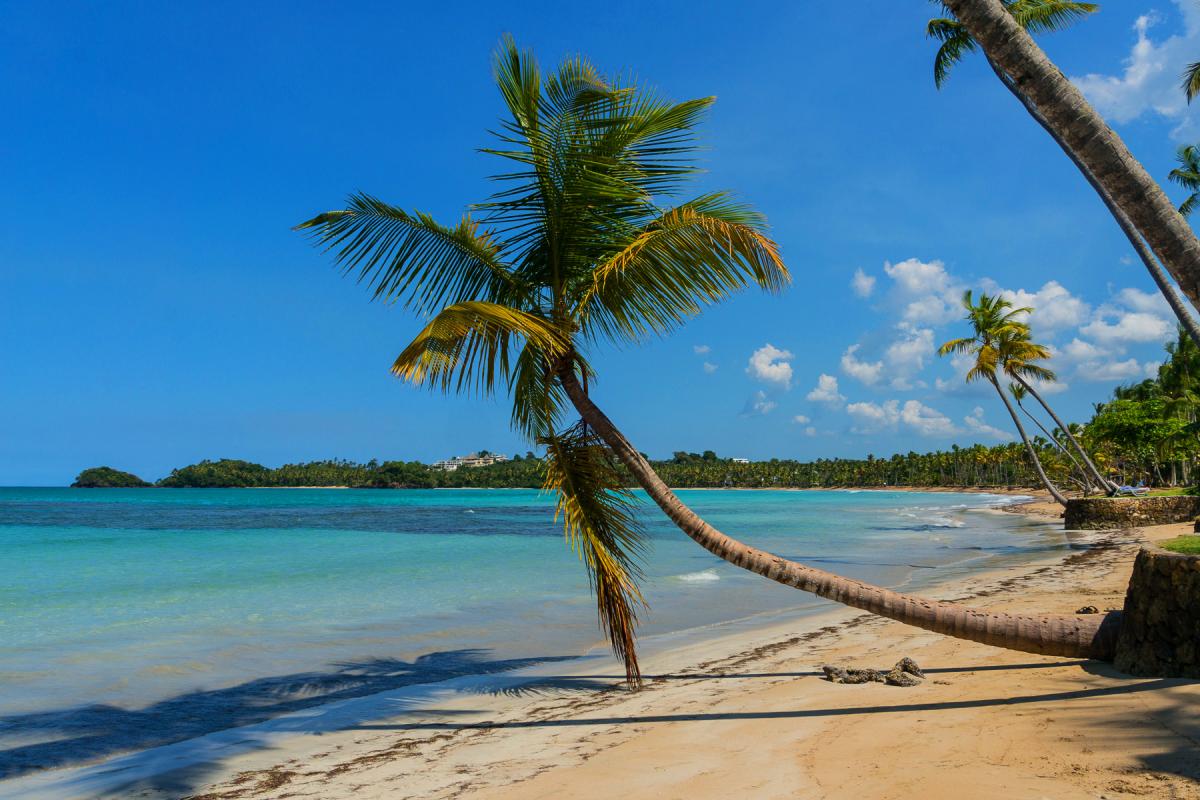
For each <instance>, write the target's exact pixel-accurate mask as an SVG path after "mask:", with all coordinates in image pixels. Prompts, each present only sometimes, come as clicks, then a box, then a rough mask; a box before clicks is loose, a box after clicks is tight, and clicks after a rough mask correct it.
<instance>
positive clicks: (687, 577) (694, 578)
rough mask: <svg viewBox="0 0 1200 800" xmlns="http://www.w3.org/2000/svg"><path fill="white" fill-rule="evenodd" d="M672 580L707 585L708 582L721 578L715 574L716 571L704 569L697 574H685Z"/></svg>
mask: <svg viewBox="0 0 1200 800" xmlns="http://www.w3.org/2000/svg"><path fill="white" fill-rule="evenodd" d="M674 579H675V580H677V581H684V582H686V583H707V582H709V581H719V580H721V576H720V575H718V574H717V571H716V569H712V568H710V569H704V570H700V571H699V572H686V573H684V574H683V575H676V576H674Z"/></svg>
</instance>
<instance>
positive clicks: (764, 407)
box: [742, 390, 778, 417]
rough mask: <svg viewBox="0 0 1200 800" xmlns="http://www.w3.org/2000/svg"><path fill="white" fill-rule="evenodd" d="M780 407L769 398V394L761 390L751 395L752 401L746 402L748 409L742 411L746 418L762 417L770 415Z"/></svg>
mask: <svg viewBox="0 0 1200 800" xmlns="http://www.w3.org/2000/svg"><path fill="white" fill-rule="evenodd" d="M777 405H778V403H776V402H775V401H774V400H772V399H771V398H769V397H767V393H766V392H764V391H762V390H759V391H757V392H755V393H754V394H752V395H750V399H749V400H747V401H746V407H745V408H744V409H742V415H743V416H746V417H761V416H763V415H764V414H770V413H771V412H772V411H774V410H775V407H776V406H777Z"/></svg>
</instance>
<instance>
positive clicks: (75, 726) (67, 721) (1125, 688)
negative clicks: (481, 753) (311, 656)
mask: <svg viewBox="0 0 1200 800" xmlns="http://www.w3.org/2000/svg"><path fill="white" fill-rule="evenodd" d="M571 658H573V657H570V656H549V657H542V658H528V659H507V660H496V659H488V658H486V651H480V650H456V651H448V652H442V653H433V654H430V655H428V656H423V657H421V658H419V659H417V660H415V661H413V662H405V661H400V660H395V659H372V660H367V661H361V662H355V663H346V664H339V665H337V668H336V669H334V670H331V671H329V672H327V673H303V674H296V675H287V676H278V677H274V678H264V679H260V680H255V681H251V682H248V683H245V684H241V685H239V686H234V687H229V688H227V689H220V690H215V691H210V692H195V693H190V694H185V695H180V696H178V697H175V698H171V699H169V700H165V701H163V702H160V703H156V704H155V705H153V706H150V707H148V708H146V709H142V710H139V711H128V710H124V709H119V708H114V707H110V706H92V707H85V708H74V709H64V710H60V711H54V712H46V713H43V714H28V715H20V716H11V717H0V737H12V736H24V737H29V738H33V737H35V736H36V737H38V738H40V739H42V740H43V741H40V742H38V743H34V744H24V745H18V746H15V747H11V748H9V749H6V750H0V777H7V778H13V777H16V776H21V775H25V774H28V773H31V772H34V771H37V770H40V769H46V768H51V767H55V766H63V765H67V764H71V763H77V762H82V761H90V760H96V759H101V758H104V757H105V756H109V755H112V754H115V753H118V752H122V751H130V750H140V749H144V748H150V747H156V746H159V745H165V744H169V743H171V742H177V741H180V740H183V739H189V738H192V737H196V736H200V735H203V734H205V733H209V732H213V731H216V730H219V729H226V728H232V727H236V726H240V725H248V724H252V723H255V722H261V721H263V720H266V719H269V718H271V717H275V716H278V715H280V714H284V713H288V712H291V711H297V710H302V709H305V708H310V707H313V706H317V705H320V704H324V703H329V702H332V701H336V700H342V699H348V698H353V697H359V696H363V695H367V694H374V693H377V692H384V691H388V690H392V689H398V688H403V687H406V686H412V685H414V684H427V683H435V682H440V681H445V680H449V679H453V678H463V677H467V678H469V677H471V676H480V677H482V676H487V675H493V674H494V673H499V672H505V671H509V670H514V669H519V668H522V667H531V666H536V665H539V664H552V663H555V662H559V661H565V660H569V659H571ZM1071 666H1077V667H1081V668H1082V669H1083V670H1084V671H1085V672H1088V673H1091V674H1094V675H1100V676H1103V677H1105V678H1106V679H1109V680H1115V681H1119V682H1118V683H1115V684H1113V685H1108V686H1104V687H1095V688H1086V689H1079V690H1074V691H1062V692H1050V693H1043V694H1028V695H1016V696H1005V697H993V698H978V699H972V700H961V701H949V702H916V703H904V702H896V703H888V704H879V705H863V706H851V707H847V708H814V709H794V710H776V709H770V710H762V711H738V712H713V713H683V714H641V715H612V716H588V717H559V718H551V719H537V720H531V719H523V720H511V721H492V720H485V721H477V722H468V721H460V720H455V719H454V717H456V716H461V715H464V714H473V713H482V712H475V711H463V710H454V711H451V710H448V709H439V708H435V707H431V706H429V705H424V704H413V705H405V704H404V702H403V701H398V702H397V703H395V704H393V705H392V706H390V707H389V708H388V709H387V712H388V716H394V715H398V714H405V715H408V716H409V718H410V721H406V722H390V723H378V724H377V723H373V722H370V721H369V720H365V719H360V720H359V721H357V722H350V723H349V724H345V725H340V726H338V727H339V728H344V729H348V730H363V731H396V732H447V731H482V730H493V731H502V730H506V729H513V730H517V729H526V728H569V727H583V726H606V725H646V724H655V723H681V722H689V723H708V724H714V723H718V724H719V723H721V722H728V721H740V720H755V719H763V720H771V719H773V720H778V719H808V718H822V717H830V718H832V717H844V716H855V715H863V714H894V713H904V712H935V713H936V712H939V711H952V710H956V709H964V708H987V707H997V708H1003V707H1016V706H1021V705H1028V704H1035V703H1049V702H1055V703H1072V702H1077V701H1084V700H1088V699H1094V698H1105V697H1115V696H1121V695H1129V694H1139V693H1147V692H1157V691H1162V690H1169V689H1171V688H1174V687H1180V686H1189V685H1195V684H1196V682H1195V681H1188V680H1181V679H1135V678H1129V677H1128V676H1122V675H1120V674H1119V673H1117V672H1115V671H1114V670H1113V669H1112V668H1111V666H1109V665H1106V664H1099V663H1097V662H1090V661H1069V662H1064V661H1058V662H1049V663H1047V662H1038V663H1025V664H1005V665H990V666H970V667H934V668H930V669H927V670H925V671H926V673H927V674H930V675H937V674H952V673H970V672H991V671H1006V670H1007V671H1011V670H1040V669H1055V668H1062V667H1071ZM820 674H821V673H818V672H814V671H794V672H727V673H725V672H719V673H712V672H707V673H664V674H652V675H646V676H644V677H645V678H646V679H647V681H648V682H650V683H662V682H670V681H689V682H694V681H710V680H711V681H723V680H729V679H780V678H816V677H819V676H820ZM620 679H621V676H617V675H593V676H587V677H580V676H571V675H537V676H513V678H512V679H511V680H508V679H499V680H497V679H495V678H492V679H488V680H480V681H467V682H466V684H465V686H462V685H456V690H461V691H465V692H467V693H479V694H493V695H507V696H527V695H528V696H535V695H541V694H546V695H553V694H562V693H570V692H584V693H594V692H599V691H611V690H613V689H614V688H615V687H616V686H617V685H618V681H619V680H620ZM890 697H891V698H893V699H895V700H897V701H900V700H903V699H904V696H903V694H896V695H890ZM391 712H394V713H391ZM375 716H376V718H378V716H379V715H378V714H376V715H375ZM413 717H417V718H416V719H413ZM422 717H424V719H421V718H422ZM1135 722H1136V723H1137V724H1145V720H1141V719H1139V720H1136V721H1134V720H1132V719H1130V718H1127V717H1125V716H1121V717H1114V719H1112V720H1111V721H1109V722H1106V725H1111V727H1112V730H1113V731H1114V732H1115V731H1118V729H1119V728H1120V727H1121V726H1122V725H1129V724H1134V723H1135ZM1153 722H1154V724H1156V725H1159V726H1162V727H1163V728H1165V729H1167V730H1169V731H1170V732H1171V733H1172V734H1173V737H1172V741H1175V742H1178V745H1177V747H1176V748H1175V749H1167V750H1164V751H1162V752H1159V753H1155V754H1153V755H1149V756H1145V757H1143V759H1142V760H1143V763H1144V766H1145V767H1146V768H1147V769H1151V770H1155V771H1158V772H1164V773H1173V774H1177V775H1181V776H1184V777H1187V778H1190V779H1193V780H1195V779H1197V778H1198V777H1200V748H1197V746H1196V743H1197V741H1200V715H1197V714H1195V713H1194V711H1193V709H1192V707H1191V703H1190V698H1184V699H1183V700H1182V701H1181V702H1179V703H1174V704H1172V705H1169V706H1166V707H1164V708H1162V709H1159V710H1158V711H1157V712H1156V713H1155V715H1154V720H1153ZM330 729H332V728H330V727H328V721H327V720H325V721H322V720H320V719H318V718H315V717H314V718H312V719H306V718H301V719H299V720H297V722H296V724H294V725H289V726H288V732H294V733H322V732H324V731H326V730H330ZM1114 735H1117V734H1114ZM0 741H2V739H0ZM251 741H252V740H250V739H248V740H247V743H248V744H249V743H250V742H251ZM259 746H261V747H262V748H263V749H266V748H269V746H270V745H269V744H265V743H261V744H260V745H259ZM280 760H282V758H281V759H280ZM221 761H222V759H221V758H219V757H215V758H212V759H208V760H203V761H199V762H197V763H192V764H189V765H187V766H183V767H180V768H177V769H164V770H162V771H161V772H158V773H156V774H153V775H143V776H141V777H139V778H136V779H133V780H131V781H128V782H124V783H121V784H120V785H119V786H117V785H115V784H111V783H110V785H109V787H107V788H105V789H104V790H102V791H98V792H96V793H95V794H89V795H87V796H107V797H114V796H120V797H124V796H129V795H130V794H131V793H133V792H134V791H136V792H138V793H142V792H147V793H151V794H154V795H158V796H166V797H183V796H186V795H188V794H189V793H191V792H194V791H196V790H197V789H199V788H200V787H202V786H204V785H206V784H208V783H209V782H211V781H212V780H213V779H215V778H216V776H217V774H218V773H220V772H221ZM116 771H118V772H119V771H120V768H118V769H117V770H116ZM273 772H274V771H267V772H264V773H262V775H264V776H266V778H267V779H269V778H270V776H271V775H272V774H273ZM131 777H132V776H131Z"/></svg>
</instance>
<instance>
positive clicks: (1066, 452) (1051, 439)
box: [1017, 400, 1095, 493]
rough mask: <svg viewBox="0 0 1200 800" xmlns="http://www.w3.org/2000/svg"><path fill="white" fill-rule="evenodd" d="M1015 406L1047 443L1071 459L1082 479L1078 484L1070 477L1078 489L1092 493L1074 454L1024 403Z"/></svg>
mask: <svg viewBox="0 0 1200 800" xmlns="http://www.w3.org/2000/svg"><path fill="white" fill-rule="evenodd" d="M1017 406H1018V407H1019V408H1020V409H1021V411H1022V412H1023V413H1024V414H1025V416H1027V417H1029V420H1030V422H1032V423H1033V424H1034V425H1037V426H1038V430H1040V431H1041V432H1042V433H1044V434H1046V440H1047V441H1049V442H1050V443H1051V444H1052V445H1054V446H1055V447H1057V448H1058V449H1059V451H1060V452H1061V453H1062V454H1063V455H1064V456H1066V457H1067V458H1069V459H1071V464H1072V465H1073V466H1074V467H1075V469H1077V470H1079V474H1080V475H1081V476H1082V477H1083V482H1082V483H1080V482H1079V481H1075V476H1074V475H1072V476H1071V480H1072V481H1075V482H1076V483H1079V484H1080V487H1081V488H1082V489H1083V490H1084V491H1085V492H1089V493H1090V492H1091V491H1092V489H1093V488H1095V487H1093V486H1092V482H1091V480H1090V478H1089V476H1088V471H1087V469H1086V468H1085V467H1084V466H1083V465H1082V464H1080V463H1079V459H1077V458H1076V457H1075V454H1074V453H1072V452H1071V451H1070V450H1068V449H1067V448H1066V447H1064V446H1063V443H1062V442H1060V441H1059V440H1058V439H1055V438H1054V434H1052V433H1051V432H1050V431H1048V430H1046V426H1045V425H1043V424H1042V421H1041V420H1040V419H1038V418H1037V417H1035V416H1034V415H1033V414H1031V413H1030V412H1029V409H1028V408H1026V407H1025V404H1024V403H1022V402H1021V401H1020V400H1017Z"/></svg>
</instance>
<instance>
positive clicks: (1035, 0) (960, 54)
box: [925, 0, 1200, 344]
mask: <svg viewBox="0 0 1200 800" xmlns="http://www.w3.org/2000/svg"><path fill="white" fill-rule="evenodd" d="M1001 2H1002V3H1003V5H1004V8H1005V10H1006V11H1007V12H1008V13H1009V14H1010V15H1011V17H1012V19H1013V20H1014V21H1015V22H1016V24H1017V25H1019V26H1020V27H1021V28H1022V29H1023V30H1025V31H1029V32H1030V33H1035V34H1036V33H1050V32H1053V31H1056V30H1060V29H1062V28H1064V27H1066V26H1067V25H1070V24H1071V23H1073V22H1076V21H1078V20H1080V19H1082V18H1084V17H1086V16H1087V15H1088V14H1091V13H1092V12H1094V11H1095V10H1096V9H1097V8H1098V6H1097V5H1096V4H1095V3H1079V2H1070V0H1001ZM941 5H942V8H943V9H944V10H946V11H947V12H948V11H949V9H950V4H949V3H948V2H942V3H941ZM925 31H926V35H928V36H929V37H930V38H932V39H936V40H937V41H939V42H941V46H940V47H939V48H938V51H937V54H936V55H935V56H934V59H933V82H934V84H935V85H936V86H937V87H938V88H939V89H940V88H942V86H943V85H945V83H946V81H947V80H948V79H949V77H950V71H951V69H953V67H954V66H955V65H956V64H957V63H958V62H960V61H962V59H963V58H965V57H966V56H967V55H968V54H970V53H972V52H974V51H976V50H978V49H979V44H978V42H976V40H975V37H974V36H973V35H972V34H971V32H970V31H969V30H968V29H967V27H966V26H965V25H964V24H963V23H962V22H960V21H959V20H958V19H956V18H954V17H953V16H947V17H939V18H935V19H931V20H929V22H928V24H927V25H926V28H925ZM984 58H985V59H986V60H987V63H988V66H989V67H990V68H991V70H992V72H993V73H995V75H996V77H997V78H998V79H999V81H1000V83H1001V85H1003V86H1004V88H1005V89H1007V90H1008V91H1009V92H1010V93H1011V94H1012V95H1013V97H1015V98H1016V99H1017V101H1018V102H1020V103H1021V105H1022V106H1024V108H1025V110H1026V111H1027V112H1028V113H1029V115H1030V116H1031V117H1033V119H1034V121H1035V122H1037V123H1038V125H1040V126H1041V127H1042V129H1043V130H1045V131H1046V132H1047V133H1048V134H1050V138H1052V139H1053V140H1054V141H1055V143H1056V144H1058V146H1059V147H1060V148H1061V149H1062V151H1063V153H1065V154H1066V156H1067V158H1069V159H1070V160H1071V163H1072V164H1074V165H1075V167H1076V168H1077V169H1078V170H1079V172H1080V174H1081V175H1083V178H1084V180H1086V181H1087V182H1088V185H1089V186H1091V187H1092V189H1093V190H1094V191H1095V192H1096V194H1097V196H1099V198H1100V201H1101V202H1102V203H1104V207H1105V208H1107V209H1108V211H1109V213H1110V214H1111V215H1112V217H1113V219H1114V220H1116V223H1117V227H1119V228H1120V229H1121V232H1122V233H1124V234H1125V238H1126V239H1128V240H1129V244H1130V246H1132V247H1133V250H1134V252H1136V253H1137V254H1138V258H1140V259H1141V261H1142V265H1143V266H1145V267H1146V271H1147V272H1149V273H1150V278H1151V280H1153V281H1154V285H1155V286H1157V287H1158V290H1159V291H1160V292H1162V295H1163V297H1165V298H1166V300H1167V304H1168V305H1170V306H1171V310H1172V311H1173V312H1174V313H1175V316H1176V318H1177V319H1178V320H1179V324H1180V325H1183V326H1184V327H1185V328H1186V329H1187V330H1188V333H1189V334H1190V335H1191V336H1192V338H1193V339H1195V341H1196V343H1197V344H1200V322H1197V321H1196V319H1195V317H1194V316H1193V314H1192V310H1191V309H1190V308H1189V307H1188V304H1187V302H1186V301H1185V300H1184V299H1183V298H1182V297H1180V295H1179V292H1178V291H1177V290H1176V289H1175V286H1174V285H1173V284H1172V283H1171V280H1170V278H1169V277H1168V276H1167V274H1166V272H1165V271H1164V270H1163V268H1162V265H1161V264H1159V262H1158V260H1157V259H1156V258H1155V256H1154V253H1152V252H1150V248H1148V247H1147V246H1146V243H1145V241H1143V239H1142V236H1141V235H1140V234H1139V233H1138V231H1137V228H1136V227H1135V226H1134V224H1133V221H1132V220H1131V219H1130V218H1129V216H1128V215H1127V214H1126V213H1125V211H1124V210H1122V209H1121V207H1120V206H1119V205H1117V203H1116V201H1115V200H1114V199H1113V196H1112V194H1110V192H1109V190H1108V189H1107V188H1106V187H1105V186H1104V185H1103V184H1102V183H1101V182H1100V181H1098V180H1097V179H1096V176H1095V174H1093V172H1092V169H1091V168H1090V167H1089V166H1088V165H1086V164H1085V163H1084V162H1083V161H1082V160H1081V159H1080V158H1079V156H1078V155H1076V153H1075V151H1074V150H1073V149H1072V148H1071V146H1070V145H1069V144H1068V143H1067V142H1066V140H1065V139H1064V138H1063V137H1062V136H1061V135H1060V134H1059V132H1058V131H1057V130H1056V129H1055V127H1054V126H1053V125H1051V124H1050V121H1049V120H1047V119H1046V117H1045V115H1043V113H1042V112H1041V110H1040V109H1039V108H1038V106H1037V105H1036V104H1035V103H1034V102H1033V101H1032V100H1030V99H1029V98H1027V97H1026V96H1025V95H1024V94H1023V93H1022V92H1021V91H1019V90H1018V89H1017V85H1016V82H1015V81H1014V80H1013V78H1012V77H1011V76H1010V75H1009V74H1008V73H1007V72H1005V71H1004V70H1003V69H1001V67H1000V66H999V65H998V64H997V63H996V62H995V61H994V60H993V59H992V57H991V56H990V55H988V54H987V53H986V52H985V53H984ZM1176 172H1178V170H1176ZM1171 175H1172V178H1174V175H1175V173H1174V172H1172V173H1171ZM1193 191H1194V190H1193ZM1185 205H1186V203H1185ZM1180 211H1181V212H1183V213H1185V214H1186V213H1187V212H1186V211H1184V210H1183V208H1182V207H1181V208H1180ZM1195 301H1196V300H1195V298H1194V297H1193V302H1195Z"/></svg>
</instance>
